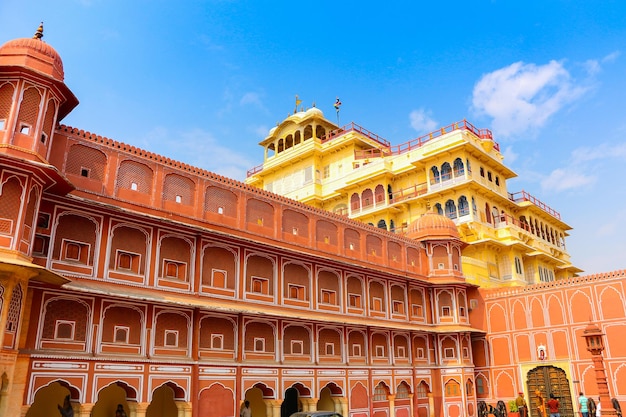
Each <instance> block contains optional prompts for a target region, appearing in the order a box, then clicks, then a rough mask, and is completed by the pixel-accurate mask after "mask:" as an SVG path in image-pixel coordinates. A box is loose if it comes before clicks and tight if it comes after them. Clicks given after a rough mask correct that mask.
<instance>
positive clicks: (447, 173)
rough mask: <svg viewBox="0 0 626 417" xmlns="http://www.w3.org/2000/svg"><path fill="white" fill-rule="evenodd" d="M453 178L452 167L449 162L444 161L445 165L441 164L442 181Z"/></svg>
mask: <svg viewBox="0 0 626 417" xmlns="http://www.w3.org/2000/svg"><path fill="white" fill-rule="evenodd" d="M451 178H452V168H451V167H450V164H449V163H447V162H444V163H443V165H441V181H447V180H449V179H451Z"/></svg>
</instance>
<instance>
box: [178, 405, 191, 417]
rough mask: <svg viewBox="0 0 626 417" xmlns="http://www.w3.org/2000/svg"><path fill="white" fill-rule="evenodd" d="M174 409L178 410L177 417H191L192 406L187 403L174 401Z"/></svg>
mask: <svg viewBox="0 0 626 417" xmlns="http://www.w3.org/2000/svg"><path fill="white" fill-rule="evenodd" d="M174 404H176V409H177V410H178V417H191V411H192V410H193V406H192V404H191V403H190V402H187V401H174Z"/></svg>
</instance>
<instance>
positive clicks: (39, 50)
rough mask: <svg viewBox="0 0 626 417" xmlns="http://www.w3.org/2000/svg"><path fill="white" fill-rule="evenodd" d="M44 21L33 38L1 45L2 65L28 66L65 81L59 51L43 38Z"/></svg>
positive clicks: (0, 57)
mask: <svg viewBox="0 0 626 417" xmlns="http://www.w3.org/2000/svg"><path fill="white" fill-rule="evenodd" d="M41 38H43V23H42V24H41V25H39V28H38V29H37V32H35V35H34V36H33V37H32V38H18V39H13V40H10V41H8V42H6V43H5V44H4V45H2V46H0V65H2V66H19V67H28V68H30V69H32V70H34V71H36V72H39V73H42V74H45V75H47V76H50V77H52V78H54V79H55V80H58V81H63V79H64V77H65V74H64V72H63V61H61V56H60V55H59V54H58V53H57V51H56V50H55V49H54V48H53V47H52V46H50V45H48V44H47V43H45V42H44V41H42V40H41Z"/></svg>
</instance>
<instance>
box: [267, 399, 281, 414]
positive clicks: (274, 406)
mask: <svg viewBox="0 0 626 417" xmlns="http://www.w3.org/2000/svg"><path fill="white" fill-rule="evenodd" d="M281 404H282V401H279V400H265V407H266V409H265V415H266V416H267V417H280V405H281Z"/></svg>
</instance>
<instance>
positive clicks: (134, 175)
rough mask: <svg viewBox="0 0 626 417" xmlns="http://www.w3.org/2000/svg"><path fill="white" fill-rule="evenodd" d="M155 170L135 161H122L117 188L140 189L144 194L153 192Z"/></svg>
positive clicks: (118, 172)
mask: <svg viewBox="0 0 626 417" xmlns="http://www.w3.org/2000/svg"><path fill="white" fill-rule="evenodd" d="M152 176H153V172H152V169H150V167H148V166H147V165H144V164H141V163H139V162H135V161H129V160H126V161H122V163H121V164H120V167H119V169H118V171H117V186H116V188H117V189H120V188H125V189H127V190H134V191H138V192H140V193H142V194H151V193H152Z"/></svg>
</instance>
